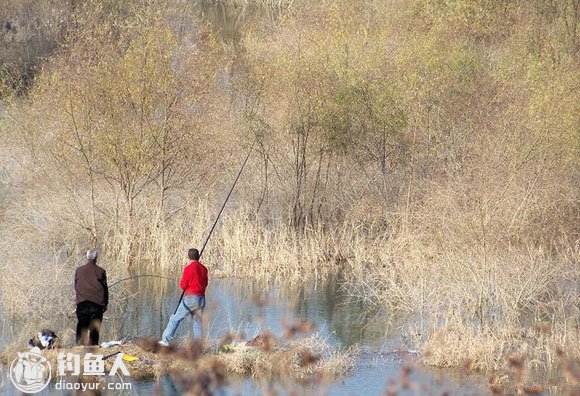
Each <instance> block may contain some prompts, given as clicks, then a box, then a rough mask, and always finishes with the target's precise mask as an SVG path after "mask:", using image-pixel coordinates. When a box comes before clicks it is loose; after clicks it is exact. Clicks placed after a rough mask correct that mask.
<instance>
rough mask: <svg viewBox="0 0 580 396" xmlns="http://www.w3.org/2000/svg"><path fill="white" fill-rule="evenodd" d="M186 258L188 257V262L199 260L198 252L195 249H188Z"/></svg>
mask: <svg viewBox="0 0 580 396" xmlns="http://www.w3.org/2000/svg"><path fill="white" fill-rule="evenodd" d="M187 257H189V259H190V260H199V250H197V249H196V248H191V249H189V251H188V252H187Z"/></svg>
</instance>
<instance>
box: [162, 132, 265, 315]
mask: <svg viewBox="0 0 580 396" xmlns="http://www.w3.org/2000/svg"><path fill="white" fill-rule="evenodd" d="M255 144H256V141H255V140H254V143H252V146H251V147H250V150H249V151H248V155H247V156H246V159H245V160H244V162H243V164H242V167H241V168H240V171H239V172H238V175H237V176H236V179H235V180H234V183H233V184H232V188H231V189H230V192H229V193H228V195H227V197H226V199H225V200H224V203H223V204H222V207H221V209H220V211H219V213H218V215H217V217H216V218H215V221H214V222H213V225H212V226H211V229H210V230H209V233H208V234H207V238H206V239H205V242H204V243H203V246H202V248H201V250H200V251H199V258H200V259H201V255H202V254H203V251H204V250H205V247H206V246H207V243H208V242H209V238H211V234H213V231H214V230H215V227H216V225H217V223H218V221H219V219H220V216H221V215H222V212H223V211H224V209H225V207H226V204H227V203H228V200H229V199H230V196H231V195H232V192H234V188H235V187H236V184H237V183H238V180H239V179H240V176H241V175H242V172H243V171H244V168H245V167H246V163H247V162H248V159H250V154H252V150H253V149H254V145H255ZM184 294H185V290H183V291H182V292H181V297H179V301H178V302H177V306H176V307H175V311H174V312H173V314H174V315H175V314H176V313H177V309H178V308H179V304H181V300H183V296H184Z"/></svg>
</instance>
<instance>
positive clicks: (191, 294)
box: [159, 248, 207, 346]
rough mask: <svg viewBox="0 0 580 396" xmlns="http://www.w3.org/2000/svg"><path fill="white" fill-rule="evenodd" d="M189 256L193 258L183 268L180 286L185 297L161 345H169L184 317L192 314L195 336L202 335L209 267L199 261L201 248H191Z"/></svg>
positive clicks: (169, 324)
mask: <svg viewBox="0 0 580 396" xmlns="http://www.w3.org/2000/svg"><path fill="white" fill-rule="evenodd" d="M187 256H188V257H189V259H190V260H191V262H190V263H189V265H187V266H186V267H185V268H184V269H183V275H182V276H181V280H180V281H179V287H181V288H182V289H183V291H184V294H183V299H182V300H181V303H180V304H179V307H177V311H176V312H175V313H174V314H173V315H171V317H170V318H169V323H167V327H166V328H165V331H164V332H163V336H162V337H161V341H159V343H160V344H161V345H165V346H167V345H169V341H171V340H172V339H173V337H174V336H175V332H176V331H177V327H178V326H179V324H180V323H181V321H182V320H183V319H185V318H186V317H188V316H191V318H192V320H193V337H194V338H196V337H197V335H198V334H199V336H200V337H201V315H202V313H203V308H204V307H205V289H206V287H207V268H205V266H204V265H203V264H201V263H200V262H199V250H197V249H193V248H192V249H189V251H188V252H187Z"/></svg>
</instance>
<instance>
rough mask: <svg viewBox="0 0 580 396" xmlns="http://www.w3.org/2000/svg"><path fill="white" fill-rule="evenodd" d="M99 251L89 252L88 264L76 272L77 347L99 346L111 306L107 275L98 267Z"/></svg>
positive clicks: (92, 250)
mask: <svg viewBox="0 0 580 396" xmlns="http://www.w3.org/2000/svg"><path fill="white" fill-rule="evenodd" d="M98 255H99V252H98V250H97V249H91V250H89V251H87V259H88V261H87V263H86V264H85V265H81V266H80V267H78V268H77V270H76V271H75V292H76V303H77V318H78V323H77V337H76V340H77V345H99V331H100V329H101V323H102V321H103V313H104V312H105V311H106V310H107V305H109V288H108V286H107V273H106V272H105V270H104V269H102V268H101V267H99V266H98V265H97V257H98Z"/></svg>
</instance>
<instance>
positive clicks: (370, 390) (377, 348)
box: [0, 277, 488, 395]
mask: <svg viewBox="0 0 580 396" xmlns="http://www.w3.org/2000/svg"><path fill="white" fill-rule="evenodd" d="M338 285H339V282H338V281H337V279H336V278H333V277H331V278H330V279H329V280H328V281H327V282H324V283H321V284H312V283H311V284H302V285H298V286H294V287H285V288H280V287H275V286H271V285H264V284H257V283H255V282H253V281H250V280H241V279H217V280H213V281H212V282H211V284H210V287H209V288H208V293H207V304H208V305H207V307H206V313H207V315H206V317H207V321H206V323H207V330H206V334H207V336H208V339H209V340H210V342H212V341H213V342H216V341H217V340H219V339H220V338H222V337H223V336H224V335H226V334H227V333H228V332H229V331H230V330H236V331H239V332H242V333H244V334H245V335H246V337H247V338H251V337H253V336H255V335H257V334H259V333H260V332H261V331H262V330H266V329H267V330H270V331H272V332H273V333H274V334H275V335H278V336H280V335H282V334H283V333H284V323H285V322H287V323H292V322H295V321H297V320H304V321H308V322H312V323H314V324H315V325H316V328H315V332H317V333H318V334H319V335H320V336H321V337H322V338H324V339H326V341H327V342H328V343H329V344H330V345H332V346H333V347H335V348H339V349H344V348H348V347H350V346H357V347H358V353H357V354H356V357H355V360H354V367H353V369H352V370H351V371H350V372H348V373H347V374H346V375H345V376H344V377H341V378H339V379H338V380H336V381H334V382H332V383H330V384H307V385H305V384H297V383H267V384H264V383H263V382H258V381H254V380H252V379H244V378H237V377H236V378H232V379H229V384H228V385H227V386H225V387H224V388H223V389H222V391H221V394H223V395H252V394H265V393H270V394H272V392H275V394H289V391H290V390H291V389H295V390H296V391H297V392H298V394H328V395H360V394H364V395H381V394H384V392H385V390H386V389H387V387H388V384H389V381H391V380H392V381H395V382H397V383H398V382H399V378H400V376H401V370H402V368H403V366H404V364H405V362H404V360H403V359H402V358H401V357H400V356H399V354H396V353H392V352H393V351H394V350H397V349H407V348H408V347H409V345H407V341H406V337H405V335H404V333H403V332H402V331H401V330H400V329H401V328H403V327H402V326H404V321H401V322H400V323H398V324H396V322H393V321H392V320H389V319H388V315H387V314H386V313H385V312H382V311H381V310H380V309H377V308H374V307H368V306H365V305H364V304H363V303H361V302H360V301H358V300H356V299H354V298H351V297H349V296H348V294H347V293H346V292H345V291H343V290H341V288H340V287H339V286H338ZM116 287H126V288H129V289H130V290H131V291H132V294H131V296H130V298H128V300H127V301H125V302H123V303H122V304H116V306H114V307H113V308H112V309H111V310H110V311H108V312H107V313H106V315H105V322H104V325H105V328H104V329H103V333H102V336H103V337H102V341H105V340H112V339H120V338H123V337H129V338H130V337H136V336H149V335H152V336H157V337H158V336H159V335H160V334H161V332H162V331H163V328H164V326H165V324H166V322H167V318H168V317H169V316H170V315H171V313H172V312H173V310H174V308H175V304H176V302H177V300H178V298H179V293H180V290H179V289H178V288H177V287H176V281H161V282H160V281H158V280H151V279H146V278H142V279H139V280H133V281H128V282H126V283H125V284H123V286H121V285H119V286H116ZM257 301H261V302H262V304H257ZM7 322H8V321H4V323H7ZM394 323H395V324H394ZM62 325H63V326H64V328H57V329H55V330H56V331H57V333H61V334H62V333H64V334H70V333H71V332H72V329H74V326H75V321H74V319H72V318H69V319H66V318H63V319H62ZM24 328H26V326H18V325H12V326H10V328H9V329H7V328H6V326H4V332H3V340H4V341H3V342H4V343H5V342H7V340H8V339H9V338H10V337H11V333H12V331H18V330H17V329H20V331H22V329H24ZM26 331H30V332H32V329H27V330H26ZM189 332H190V326H189V323H183V324H182V325H181V327H180V328H179V331H178V334H177V336H178V338H179V340H184V339H185V338H186V337H188V336H189ZM1 347H2V345H0V348H1ZM3 371H4V374H3V384H4V385H3V388H2V389H0V395H11V394H15V393H16V390H15V389H14V388H13V387H12V383H11V382H10V380H9V379H8V378H7V376H6V372H7V371H8V370H7V369H6V368H4V370H3ZM411 381H412V382H414V383H417V384H418V385H417V386H418V389H419V390H418V391H417V390H408V392H409V393H408V394H444V393H446V392H447V393H448V394H465V395H471V394H486V393H487V392H488V391H487V389H486V386H485V381H484V380H483V379H482V378H478V377H469V378H462V379H458V378H454V377H452V376H450V375H448V374H442V373H441V372H435V371H431V370H428V369H424V368H423V369H421V368H419V369H417V370H414V371H413V373H412V374H411ZM0 382H2V381H1V380H0ZM132 385H133V386H132V388H133V389H132V392H127V391H125V392H124V393H125V394H140V395H141V394H160V395H178V394H180V389H179V385H178V384H176V383H174V381H173V380H172V378H171V377H169V376H166V377H163V378H161V379H160V380H159V381H158V382H156V381H133V382H132ZM54 388H55V387H54V386H49V387H48V388H47V389H46V390H45V391H43V392H41V394H46V395H61V394H67V393H66V392H65V391H59V390H56V389H54ZM111 394H119V392H118V391H117V392H116V393H115V392H111ZM399 394H405V393H404V392H403V393H399Z"/></svg>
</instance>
